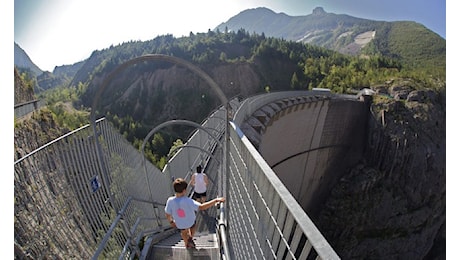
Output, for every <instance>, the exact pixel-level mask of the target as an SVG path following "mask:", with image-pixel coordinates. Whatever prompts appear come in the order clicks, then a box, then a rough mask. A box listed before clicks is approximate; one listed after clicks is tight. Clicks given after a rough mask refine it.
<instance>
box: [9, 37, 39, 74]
mask: <svg viewBox="0 0 460 260" xmlns="http://www.w3.org/2000/svg"><path fill="white" fill-rule="evenodd" d="M14 65H15V66H16V67H18V68H19V69H21V70H30V71H31V72H32V73H33V74H34V75H35V76H38V75H40V74H42V73H43V71H42V70H41V69H40V68H39V67H38V66H37V65H35V63H33V62H32V60H31V59H30V58H29V55H27V53H26V52H25V51H24V50H23V49H22V48H21V47H19V45H18V44H17V43H16V42H15V43H14Z"/></svg>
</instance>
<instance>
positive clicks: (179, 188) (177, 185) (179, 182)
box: [173, 178, 188, 193]
mask: <svg viewBox="0 0 460 260" xmlns="http://www.w3.org/2000/svg"><path fill="white" fill-rule="evenodd" d="M187 185H188V184H187V181H185V180H184V179H182V178H177V179H175V180H174V182H173V187H174V191H175V192H176V193H181V192H183V191H184V190H185V189H187Z"/></svg>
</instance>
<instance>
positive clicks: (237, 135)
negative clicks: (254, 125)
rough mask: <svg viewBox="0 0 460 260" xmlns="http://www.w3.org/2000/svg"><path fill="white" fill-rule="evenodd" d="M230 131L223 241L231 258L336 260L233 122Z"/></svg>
mask: <svg viewBox="0 0 460 260" xmlns="http://www.w3.org/2000/svg"><path fill="white" fill-rule="evenodd" d="M231 125H232V129H231V131H230V139H231V145H230V159H229V160H230V161H231V163H230V168H231V170H230V173H229V174H228V176H227V177H228V182H229V183H228V185H227V194H228V197H229V198H228V202H227V203H228V205H227V208H229V209H230V210H228V212H227V219H228V227H229V232H228V234H229V237H228V240H229V241H230V244H231V249H230V251H231V252H232V258H234V259H307V257H317V258H318V259H340V258H339V257H338V255H337V254H336V253H335V251H334V250H333V249H332V247H331V246H330V245H329V243H328V242H327V240H326V239H325V238H324V237H323V236H322V235H321V233H320V232H319V230H318V229H317V228H316V226H315V225H314V224H313V222H312V221H311V219H310V218H309V217H308V216H307V214H306V213H305V211H304V210H303V209H302V207H301V206H300V205H299V204H298V203H297V201H296V200H295V199H294V197H293V196H292V195H291V193H290V192H289V191H288V190H287V188H286V187H285V186H284V185H283V183H282V182H281V181H280V180H279V178H278V177H277V176H276V174H275V173H274V172H273V170H272V169H271V168H270V167H269V165H268V164H267V163H266V162H265V160H264V159H263V158H262V156H261V155H260V154H259V153H258V151H257V150H256V149H255V148H254V146H253V145H252V144H251V142H250V141H249V140H248V139H247V138H246V137H245V136H244V134H243V133H242V131H241V130H240V129H239V128H238V126H237V125H235V124H234V123H232V124H231Z"/></svg>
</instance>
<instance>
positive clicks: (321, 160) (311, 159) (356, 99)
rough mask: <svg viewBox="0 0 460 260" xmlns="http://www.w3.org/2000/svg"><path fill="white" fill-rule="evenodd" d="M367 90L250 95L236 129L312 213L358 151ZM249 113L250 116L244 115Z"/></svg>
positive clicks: (363, 129)
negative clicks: (337, 92) (359, 91)
mask: <svg viewBox="0 0 460 260" xmlns="http://www.w3.org/2000/svg"><path fill="white" fill-rule="evenodd" d="M367 100H368V96H363V95H356V96H355V95H334V94H331V93H329V92H325V91H311V92H308V93H306V92H301V93H298V95H292V96H287V97H284V98H282V99H276V98H273V99H269V98H268V99H267V97H264V98H262V97H261V98H257V97H255V98H253V100H252V101H249V100H248V101H247V104H243V105H242V108H241V109H240V110H243V111H246V113H247V114H246V116H245V117H244V118H243V117H241V116H240V117H238V115H237V116H236V117H235V118H236V120H237V121H241V124H240V125H241V130H242V132H243V133H244V134H245V135H246V136H247V137H248V139H249V140H250V141H251V143H253V145H254V146H255V148H256V149H257V150H258V151H259V153H260V154H261V155H262V157H263V158H264V159H265V160H266V162H267V163H268V165H270V167H271V168H272V169H273V171H274V172H275V173H276V174H277V175H278V177H279V178H280V180H281V181H282V182H283V183H284V185H285V186H286V188H287V189H288V190H289V191H290V192H291V194H292V196H294V198H295V199H296V200H297V201H298V202H299V204H300V205H301V206H302V207H303V209H304V210H305V212H306V213H307V214H308V215H309V216H310V217H312V218H313V219H314V218H315V217H316V216H317V214H318V213H319V211H320V209H321V205H322V204H323V202H324V201H325V199H326V198H327V196H328V194H329V192H330V190H331V188H332V187H333V186H334V185H335V184H336V183H337V181H338V180H340V178H341V177H342V176H343V174H344V173H345V172H346V171H347V169H348V168H349V167H351V166H353V165H355V164H356V163H357V162H358V161H359V160H360V159H361V158H362V154H363V152H364V147H365V142H366V137H367V122H368V116H369V104H368V102H367ZM248 115H250V116H248Z"/></svg>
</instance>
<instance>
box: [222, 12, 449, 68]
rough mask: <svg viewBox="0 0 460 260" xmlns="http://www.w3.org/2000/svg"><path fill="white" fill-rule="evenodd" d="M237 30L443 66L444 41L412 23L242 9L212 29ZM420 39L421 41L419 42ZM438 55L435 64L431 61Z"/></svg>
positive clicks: (336, 15) (416, 64)
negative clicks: (426, 57)
mask: <svg viewBox="0 0 460 260" xmlns="http://www.w3.org/2000/svg"><path fill="white" fill-rule="evenodd" d="M402 27H403V28H404V31H402V30H401V28H402ZM239 29H245V30H247V31H249V32H250V33H258V34H264V35H265V36H267V37H275V38H282V39H285V40H290V41H296V42H303V43H309V44H313V45H316V46H320V47H325V48H327V49H330V50H334V51H338V52H340V53H342V54H348V55H356V56H358V55H364V56H368V55H375V54H381V55H383V56H386V57H389V58H395V57H398V58H402V59H405V62H406V64H410V65H412V66H423V64H420V63H418V62H417V59H414V56H419V55H430V61H429V63H430V64H434V65H436V66H445V51H446V41H445V39H443V38H442V37H440V36H439V35H438V34H436V33H435V32H433V31H431V30H429V29H428V28H426V27H425V26H424V25H422V24H420V23H417V22H413V21H394V22H387V21H376V20H370V19H364V18H357V17H353V16H350V15H346V14H334V13H328V12H326V11H325V10H324V9H323V8H322V7H316V8H315V9H313V11H312V13H311V14H308V15H301V16H289V15H287V14H285V13H275V12H274V11H272V10H270V9H268V8H266V7H258V8H252V9H246V10H244V11H242V12H240V13H238V14H237V15H235V16H233V17H231V18H230V19H229V20H228V21H227V22H224V23H221V24H219V25H218V26H217V27H216V28H215V30H218V31H237V30H239ZM420 35H422V36H420ZM362 37H366V38H362ZM420 37H424V38H425V39H422V40H420V39H419V38H420ZM426 50H429V51H426ZM439 55H441V57H439V60H438V59H437V57H434V56H439ZM442 60H444V62H442ZM440 61H441V62H440Z"/></svg>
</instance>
